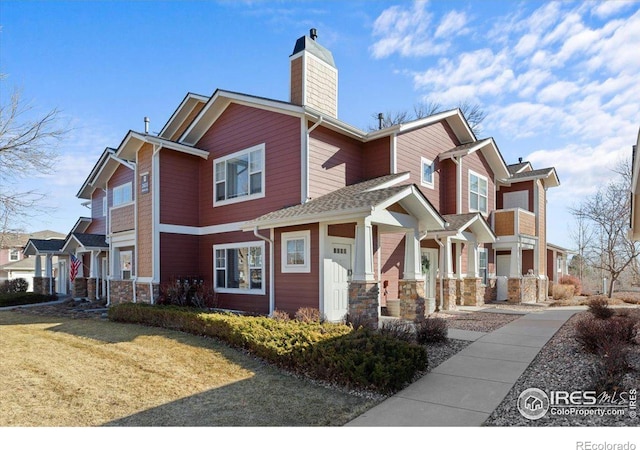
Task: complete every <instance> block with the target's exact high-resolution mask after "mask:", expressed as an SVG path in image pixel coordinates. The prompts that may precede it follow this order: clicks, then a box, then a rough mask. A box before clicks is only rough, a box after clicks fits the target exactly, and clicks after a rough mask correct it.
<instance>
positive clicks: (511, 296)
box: [507, 278, 522, 303]
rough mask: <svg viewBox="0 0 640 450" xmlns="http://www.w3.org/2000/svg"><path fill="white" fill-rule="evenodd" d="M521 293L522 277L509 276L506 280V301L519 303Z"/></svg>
mask: <svg viewBox="0 0 640 450" xmlns="http://www.w3.org/2000/svg"><path fill="white" fill-rule="evenodd" d="M521 293H522V278H509V280H507V302H509V303H520V301H521V300H520V295H521Z"/></svg>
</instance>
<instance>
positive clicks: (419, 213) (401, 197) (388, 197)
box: [243, 173, 445, 230]
mask: <svg viewBox="0 0 640 450" xmlns="http://www.w3.org/2000/svg"><path fill="white" fill-rule="evenodd" d="M407 179H408V173H401V174H393V175H385V176H383V177H379V178H374V179H371V180H367V181H363V182H361V183H356V184H353V185H350V186H346V187H344V188H341V189H338V190H336V191H334V192H331V193H329V194H326V195H323V196H322V197H318V198H316V199H312V200H310V201H308V202H306V203H303V204H299V205H295V206H290V207H287V208H282V209H279V210H277V211H272V212H270V213H267V214H264V215H262V216H260V217H257V218H255V219H253V220H251V221H248V222H246V223H245V224H244V226H243V229H245V230H251V229H253V228H255V227H258V228H271V227H276V226H289V225H296V224H302V223H313V222H320V221H323V220H342V219H345V220H346V219H355V218H357V217H364V216H368V215H371V214H372V213H373V212H374V211H376V210H380V209H385V208H386V207H388V206H391V204H393V203H395V202H403V201H404V202H405V203H406V207H407V209H408V210H410V211H411V213H412V214H413V215H414V216H415V217H416V218H417V219H418V220H419V222H421V223H423V224H424V226H428V227H434V228H437V227H441V228H444V222H445V221H444V219H443V218H442V216H440V214H438V212H437V211H436V210H435V208H434V207H433V206H432V205H431V203H429V201H428V200H427V199H426V198H425V197H424V195H422V193H421V192H420V190H419V189H418V188H417V187H416V186H414V185H413V184H402V185H397V183H399V182H402V181H405V180H407ZM409 198H412V199H413V201H410V200H409Z"/></svg>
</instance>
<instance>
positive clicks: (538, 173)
mask: <svg viewBox="0 0 640 450" xmlns="http://www.w3.org/2000/svg"><path fill="white" fill-rule="evenodd" d="M553 170H554V169H553V167H547V168H546V169H536V170H530V171H528V172H520V173H514V174H513V175H512V176H511V178H512V179H518V178H529V177H547V176H549V175H550V174H551V172H553Z"/></svg>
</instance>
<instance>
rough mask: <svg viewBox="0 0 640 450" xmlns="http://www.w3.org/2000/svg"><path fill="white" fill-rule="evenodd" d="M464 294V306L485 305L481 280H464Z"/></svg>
mask: <svg viewBox="0 0 640 450" xmlns="http://www.w3.org/2000/svg"><path fill="white" fill-rule="evenodd" d="M462 284H463V286H464V292H463V296H462V304H463V305H465V306H482V305H484V286H482V280H481V279H480V278H465V279H464V280H462Z"/></svg>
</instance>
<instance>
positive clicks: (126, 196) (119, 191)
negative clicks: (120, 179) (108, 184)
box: [113, 183, 133, 206]
mask: <svg viewBox="0 0 640 450" xmlns="http://www.w3.org/2000/svg"><path fill="white" fill-rule="evenodd" d="M132 199H133V197H132V189H131V183H125V184H121V185H120V186H116V187H114V188H113V206H118V205H122V204H125V203H129V202H130V201H131V200H132Z"/></svg>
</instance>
